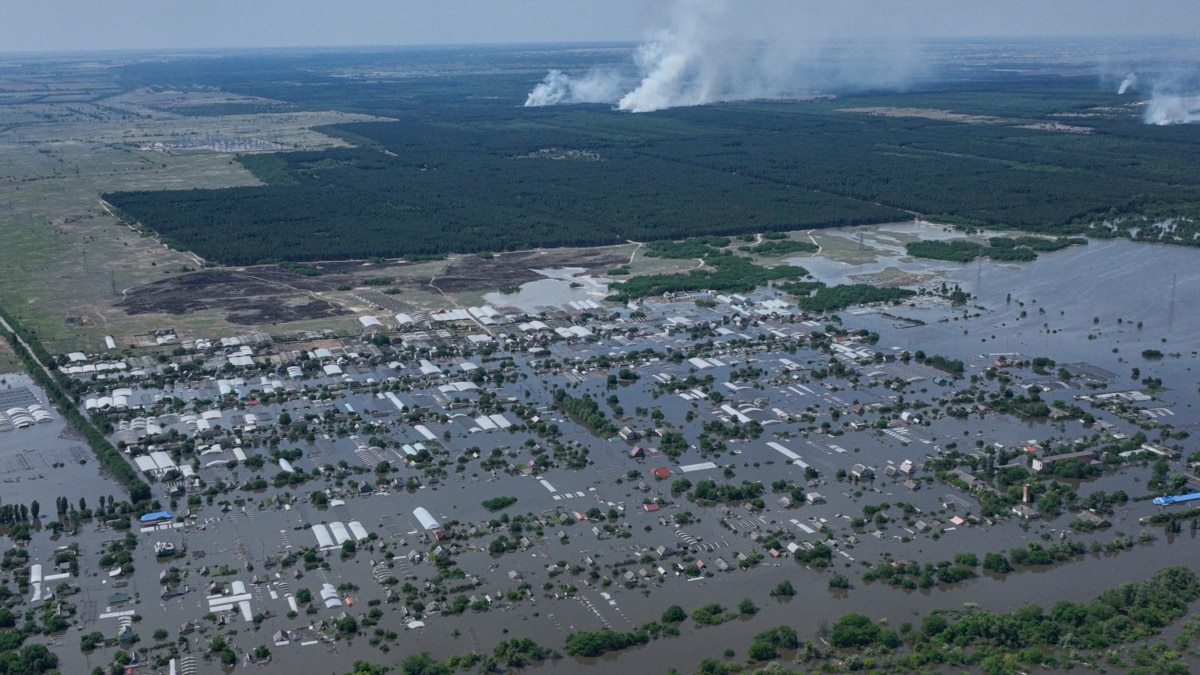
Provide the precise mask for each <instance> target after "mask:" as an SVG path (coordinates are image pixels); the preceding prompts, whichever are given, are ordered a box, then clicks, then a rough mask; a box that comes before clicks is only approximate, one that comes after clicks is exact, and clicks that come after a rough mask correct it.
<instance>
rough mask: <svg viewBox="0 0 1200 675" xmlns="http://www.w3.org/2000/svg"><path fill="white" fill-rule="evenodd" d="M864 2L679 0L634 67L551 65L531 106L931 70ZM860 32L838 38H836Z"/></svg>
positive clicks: (844, 84) (717, 94) (643, 106)
mask: <svg viewBox="0 0 1200 675" xmlns="http://www.w3.org/2000/svg"><path fill="white" fill-rule="evenodd" d="M857 4H859V3H857V2H846V3H835V4H831V5H829V11H828V12H827V13H823V14H822V15H821V16H816V17H814V16H810V15H806V14H804V13H802V12H801V8H800V7H798V6H797V7H795V8H793V9H789V8H788V5H787V4H783V5H772V6H773V9H771V10H769V11H768V10H766V9H764V7H767V5H765V4H761V5H760V4H758V3H750V4H743V3H733V2H732V1H731V0H675V1H674V2H672V3H671V4H670V5H669V7H668V10H667V12H666V17H665V18H664V23H665V24H666V25H665V27H663V28H661V29H659V30H657V31H656V32H654V33H653V34H652V35H651V36H650V37H649V38H648V39H647V40H646V41H645V42H644V43H643V44H642V45H641V46H639V47H638V49H637V50H636V52H635V54H634V59H633V67H634V68H633V72H632V74H630V75H626V76H624V77H622V76H621V75H620V74H617V73H611V72H595V71H594V72H591V73H587V74H585V75H582V76H578V77H576V76H571V75H568V74H566V73H563V72H561V71H551V72H550V73H549V74H548V75H547V76H546V79H545V80H544V81H543V82H542V83H541V84H538V85H537V86H536V87H535V88H534V89H533V91H531V92H530V93H529V96H528V97H527V99H526V101H525V105H526V106H541V105H559V104H568V103H612V104H614V105H615V106H616V107H617V108H618V109H620V110H625V111H629V112H652V111H655V110H663V109H665V108H672V107H677V106H695V105H705V104H709V103H717V102H721V101H737V100H748V99H757V98H780V97H793V96H795V97H800V96H807V95H812V94H816V93H829V92H833V91H844V90H847V89H854V88H863V87H888V88H893V87H898V86H903V85H904V84H906V83H908V82H909V81H911V79H912V78H913V77H914V76H915V75H917V74H918V73H919V72H920V70H921V69H922V68H923V64H922V63H921V61H920V59H918V58H917V57H916V54H915V51H914V50H913V49H912V47H911V44H910V42H911V41H909V40H906V39H904V36H898V35H897V34H896V33H897V32H898V31H897V30H896V26H895V25H894V23H888V22H886V21H884V20H880V21H877V22H876V23H875V24H874V25H872V24H870V22H869V21H870V20H869V19H868V20H866V21H867V23H866V25H865V26H864V18H863V17H864V16H866V17H871V16H872V14H876V13H873V12H866V11H860V10H862V9H863V8H857V7H856V6H855V5H857ZM845 29H851V33H850V34H853V35H854V36H855V38H854V39H853V40H850V41H841V42H838V41H835V39H836V38H835V36H838V35H839V34H840V35H845V34H847V30H845Z"/></svg>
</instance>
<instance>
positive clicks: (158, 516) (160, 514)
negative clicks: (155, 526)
mask: <svg viewBox="0 0 1200 675" xmlns="http://www.w3.org/2000/svg"><path fill="white" fill-rule="evenodd" d="M174 517H175V514H173V513H171V512H170V511H155V512H154V513H147V514H146V515H144V516H142V522H143V523H149V522H152V521H155V520H170V519H172V518H174Z"/></svg>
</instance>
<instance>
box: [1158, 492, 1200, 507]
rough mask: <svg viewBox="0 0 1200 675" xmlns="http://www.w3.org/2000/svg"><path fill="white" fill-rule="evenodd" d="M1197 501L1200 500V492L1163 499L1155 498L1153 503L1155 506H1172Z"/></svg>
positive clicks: (1168, 496) (1167, 496)
mask: <svg viewBox="0 0 1200 675" xmlns="http://www.w3.org/2000/svg"><path fill="white" fill-rule="evenodd" d="M1197 499H1200V492H1190V493H1188V494H1186V495H1163V496H1161V497H1155V498H1154V499H1153V500H1151V501H1152V502H1153V503H1154V505H1155V506H1170V505H1171V504H1182V503H1184V502H1193V501H1196V500H1197Z"/></svg>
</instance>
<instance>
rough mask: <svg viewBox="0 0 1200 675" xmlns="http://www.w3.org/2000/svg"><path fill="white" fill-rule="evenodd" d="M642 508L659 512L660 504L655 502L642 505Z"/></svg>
mask: <svg viewBox="0 0 1200 675" xmlns="http://www.w3.org/2000/svg"><path fill="white" fill-rule="evenodd" d="M642 508H643V509H646V510H647V511H657V510H658V504H655V503H654V502H650V503H649V504H642Z"/></svg>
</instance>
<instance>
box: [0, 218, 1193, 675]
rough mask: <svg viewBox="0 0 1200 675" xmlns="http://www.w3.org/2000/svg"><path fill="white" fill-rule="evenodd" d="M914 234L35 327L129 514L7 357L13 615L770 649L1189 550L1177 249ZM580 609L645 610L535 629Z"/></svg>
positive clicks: (243, 654) (4, 401) (226, 660)
mask: <svg viewBox="0 0 1200 675" xmlns="http://www.w3.org/2000/svg"><path fill="white" fill-rule="evenodd" d="M922 228H924V230H922ZM915 230H921V232H922V233H923V234H924V235H926V236H938V231H937V228H929V227H928V226H921V225H912V224H903V225H897V226H894V228H892V229H889V227H888V226H884V227H879V228H871V229H870V230H869V233H870V234H869V237H870V241H869V242H867V243H866V244H865V245H869V246H871V247H872V248H873V250H874V251H875V253H876V255H875V256H874V257H873V258H872V259H871V262H869V263H860V264H851V263H846V262H837V261H834V260H830V259H822V258H819V257H813V258H807V257H806V258H805V259H804V260H803V261H799V262H800V263H801V264H803V265H804V266H805V267H806V268H808V269H809V270H811V271H812V272H813V274H814V276H816V277H817V278H819V279H821V280H822V281H827V282H829V283H839V282H844V281H846V280H850V281H853V280H856V279H864V278H865V279H874V280H876V281H877V282H879V283H898V284H899V285H903V286H906V287H908V288H910V289H912V290H915V291H917V294H916V295H914V296H912V297H911V298H909V299H906V300H903V301H900V302H896V303H888V304H879V305H873V306H865V307H863V306H860V307H850V308H846V309H844V310H841V311H838V312H827V313H811V312H805V311H803V310H801V309H800V308H799V307H798V306H797V305H796V304H795V302H794V299H793V298H789V296H786V295H785V294H783V293H782V292H780V291H779V290H777V289H775V288H772V287H764V288H760V289H758V290H756V291H755V292H753V293H747V294H719V293H710V292H700V293H687V294H679V295H673V296H670V297H655V298H649V299H646V300H640V301H634V302H631V303H628V304H617V303H613V302H608V301H605V299H604V297H605V292H604V285H605V284H604V280H603V278H602V276H603V271H602V270H594V271H592V272H587V271H583V270H579V271H578V272H571V273H562V272H561V271H560V272H558V273H556V274H557V278H554V279H547V280H545V281H539V282H534V283H533V284H527V285H526V288H525V289H524V290H519V291H516V289H512V290H514V291H515V292H511V293H496V294H490V295H488V296H486V298H484V299H482V300H481V302H480V303H479V304H478V305H475V306H469V307H468V306H463V307H448V308H444V309H432V308H430V309H426V310H423V311H413V310H409V311H389V310H388V309H387V308H386V307H385V306H384V305H382V304H374V303H372V304H374V308H373V309H372V310H371V311H369V312H364V313H363V314H362V315H361V316H359V317H358V326H357V328H356V330H340V331H334V330H328V331H321V330H315V331H298V332H294V333H286V334H279V335H269V334H267V333H261V332H250V333H246V334H242V335H212V336H206V337H203V338H191V337H189V338H182V339H181V338H180V337H179V336H178V335H177V334H176V333H175V332H174V331H173V330H172V328H171V327H170V326H163V327H162V329H161V330H160V331H158V332H156V333H154V334H148V335H144V336H140V337H139V338H138V341H137V342H136V344H135V343H127V342H125V341H122V342H120V343H118V342H116V341H113V342H111V343H109V344H106V345H98V346H97V349H96V350H95V351H94V352H76V353H70V354H62V355H56V359H57V360H58V363H57V367H58V369H59V370H60V371H61V372H63V373H65V374H67V375H69V376H70V377H71V378H72V381H73V382H74V386H75V393H76V400H77V402H78V406H79V410H80V411H81V412H82V413H84V414H86V415H88V416H89V417H90V418H91V419H92V420H93V421H94V422H95V423H96V424H97V426H98V427H99V428H101V429H102V431H103V432H104V433H105V434H106V435H107V437H108V439H109V440H110V441H111V442H112V443H113V444H114V445H115V446H116V447H117V448H118V449H119V450H120V451H121V452H122V453H123V454H124V456H125V457H126V459H127V461H128V462H129V463H130V464H131V465H133V466H134V467H135V468H136V469H137V471H138V472H140V473H141V474H142V475H143V476H144V477H145V478H146V479H147V480H148V481H149V482H150V484H151V488H152V499H153V507H152V508H150V509H141V510H137V511H133V510H131V509H129V508H128V506H127V504H125V502H126V499H127V497H126V496H125V494H124V493H123V491H122V488H121V486H120V485H119V484H118V483H116V482H114V481H113V480H111V479H110V478H107V477H106V476H105V475H103V474H102V473H100V472H99V471H98V468H97V462H96V461H95V459H94V458H93V456H92V455H91V452H90V450H89V449H88V447H87V444H86V443H85V442H84V440H82V439H81V438H80V437H79V435H78V434H77V433H76V432H74V431H73V430H72V428H71V427H70V425H69V424H68V423H67V422H66V420H63V419H62V418H61V416H60V415H59V414H58V413H56V412H55V411H54V409H53V407H52V406H50V405H49V403H48V401H47V398H46V394H45V392H44V391H43V390H41V389H40V388H39V387H38V386H37V384H36V383H35V382H34V381H33V380H31V379H29V378H27V377H25V376H22V375H19V374H8V375H5V376H3V381H2V382H0V412H3V413H4V415H2V416H0V443H3V444H4V446H5V447H6V448H9V451H8V452H6V453H5V456H4V457H2V458H0V462H2V463H0V471H2V473H0V479H2V480H3V481H4V490H3V504H4V505H6V506H8V505H12V506H13V507H14V508H15V509H16V511H17V513H16V514H9V515H10V516H11V517H10V518H9V519H8V520H7V523H6V524H7V526H8V527H9V535H8V536H9V538H10V539H12V540H13V541H12V544H13V547H12V548H10V549H9V550H8V552H7V553H6V554H5V556H4V561H3V569H4V570H5V575H6V578H7V580H8V583H7V584H6V586H5V588H6V589H7V590H8V594H9V596H10V598H14V599H10V601H9V606H10V607H11V608H12V618H13V620H14V621H15V622H25V623H29V622H33V623H34V624H35V625H42V626H44V627H46V629H47V630H46V631H45V632H46V633H47V635H48V636H49V637H47V638H46V641H48V643H49V644H50V645H51V646H52V648H53V649H54V651H55V653H56V654H58V656H59V658H60V664H61V667H62V668H63V672H81V673H82V672H90V671H92V670H93V669H95V668H100V669H102V672H108V669H109V668H110V667H113V666H118V667H122V668H129V669H130V670H128V671H126V672H135V673H159V672H162V673H165V672H172V673H203V672H216V671H217V670H220V669H222V668H225V669H228V668H243V667H255V666H256V664H257V665H259V666H261V665H263V664H269V665H270V667H271V672H275V670H280V671H282V670H284V669H288V668H291V669H293V670H295V669H301V672H314V673H315V672H322V673H323V672H346V671H347V670H349V669H350V668H351V667H352V665H353V663H354V662H356V661H374V662H378V663H390V664H395V663H398V662H399V661H400V660H401V659H402V658H404V657H406V656H410V655H413V654H420V653H422V652H427V653H428V654H429V655H430V656H431V658H433V659H435V660H438V661H443V662H445V661H447V660H450V662H451V663H453V664H455V665H462V666H464V667H470V668H472V669H474V668H476V667H477V666H485V667H497V668H501V669H505V670H508V669H510V668H512V667H517V666H520V665H522V664H528V665H538V667H540V668H543V669H546V670H554V671H562V672H570V671H572V670H573V668H575V667H576V666H578V664H579V663H581V662H586V663H588V664H590V665H591V666H593V667H594V668H598V669H600V670H601V671H604V672H607V671H609V670H611V671H617V670H624V671H628V670H630V669H631V668H634V669H639V670H640V667H639V666H637V665H636V664H637V663H639V662H642V661H644V660H646V659H652V660H653V662H654V663H656V664H661V667H657V666H656V667H655V668H654V670H656V671H659V672H661V671H664V670H666V669H667V668H668V667H676V668H679V669H680V670H682V671H686V672H690V671H693V670H695V669H696V668H697V665H698V664H699V663H700V662H701V660H702V659H717V660H721V661H724V662H728V663H740V662H743V661H745V660H746V658H747V656H748V652H747V649H748V648H749V647H750V646H751V644H752V643H753V642H754V640H755V638H756V637H758V636H757V635H756V634H758V633H760V631H763V630H766V629H768V628H771V627H773V626H776V625H787V626H790V627H792V628H793V629H794V630H795V631H796V633H797V634H798V636H799V641H800V644H802V645H807V647H804V648H800V649H783V650H782V654H781V655H780V656H779V658H782V659H784V660H793V659H794V660H802V658H803V657H804V654H805V649H815V650H821V649H823V648H827V647H828V644H829V643H828V637H829V626H830V624H832V623H833V622H835V621H836V620H837V619H838V617H840V616H842V615H844V614H846V613H848V612H861V613H862V614H865V615H867V616H869V617H871V618H872V619H873V620H883V621H886V622H888V624H889V625H894V626H901V625H902V624H904V623H905V622H912V623H919V622H920V621H921V618H922V617H923V616H925V615H926V614H928V613H929V612H930V611H932V610H935V609H939V608H947V607H949V608H962V607H964V606H979V607H983V608H985V609H990V610H995V611H1010V610H1013V609H1017V608H1019V607H1021V606H1023V605H1025V604H1027V603H1040V602H1045V597H1046V595H1047V593H1049V592H1052V593H1053V597H1054V598H1055V599H1068V600H1076V601H1080V602H1085V603H1086V602H1087V601H1088V600H1089V599H1090V598H1092V597H1093V596H1094V595H1095V594H1096V593H1097V592H1098V591H1100V590H1103V589H1105V588H1108V587H1111V586H1114V585H1116V584H1118V583H1120V582H1123V581H1127V580H1131V579H1134V580H1136V579H1142V578H1146V577H1149V576H1150V575H1151V574H1152V573H1153V572H1154V571H1155V570H1157V569H1159V568H1161V567H1165V566H1168V565H1172V564H1183V563H1189V562H1190V561H1191V558H1192V556H1191V553H1190V545H1189V544H1190V542H1191V541H1192V540H1193V539H1194V538H1195V536H1196V520H1195V518H1194V516H1191V515H1189V516H1187V517H1186V519H1184V518H1180V519H1176V518H1173V517H1170V514H1172V513H1175V512H1178V513H1181V514H1182V513H1185V512H1187V510H1188V509H1189V508H1190V507H1189V505H1188V504H1187V503H1179V504H1173V505H1160V504H1158V503H1155V502H1154V501H1153V499H1154V498H1155V497H1162V496H1163V495H1186V494H1189V493H1191V492H1193V491H1196V490H1200V487H1197V486H1200V478H1197V473H1196V469H1195V467H1194V466H1193V463H1195V462H1196V461H1197V460H1200V455H1197V451H1198V450H1200V448H1197V447H1196V439H1195V431H1196V429H1195V418H1194V411H1193V408H1194V406H1196V405H1198V404H1200V397H1198V392H1197V391H1196V390H1195V382H1196V376H1195V374H1193V373H1192V372H1191V369H1192V368H1193V367H1194V366H1195V365H1196V354H1197V350H1198V349H1200V346H1198V344H1197V339H1196V335H1198V334H1200V331H1198V329H1200V326H1198V325H1196V324H1197V321H1198V320H1200V319H1198V315H1197V314H1196V313H1195V312H1194V311H1192V309H1193V308H1194V307H1195V303H1196V302H1197V301H1198V300H1200V286H1197V281H1200V279H1198V278H1197V273H1196V272H1195V266H1194V265H1192V264H1191V263H1190V259H1189V257H1190V255H1191V252H1190V251H1187V250H1183V249H1181V248H1170V247H1162V246H1152V245H1144V244H1134V243H1131V242H1127V241H1092V242H1091V243H1090V244H1089V245H1088V246H1082V247H1078V248H1072V249H1068V250H1064V251H1059V252H1055V253H1050V254H1044V255H1042V256H1041V257H1040V258H1039V259H1038V260H1037V261H1035V262H1031V263H1021V264H1001V263H995V262H982V263H969V264H965V265H961V264H953V263H940V262H932V261H922V260H916V259H912V258H908V257H905V256H904V255H903V253H902V250H903V247H902V246H901V247H899V248H898V249H897V248H896V247H895V246H893V244H894V243H895V240H894V239H893V237H894V236H895V235H896V233H897V232H903V233H905V234H906V235H908V234H911V233H912V232H913V231H915ZM925 230H932V231H931V232H925ZM832 236H844V237H846V238H847V239H850V238H851V237H858V240H857V241H858V243H859V245H864V243H863V239H862V237H861V235H859V234H858V231H854V232H849V231H847V232H842V233H838V234H835V235H832ZM1175 258H1178V260H1175ZM1152 260H1154V261H1157V262H1154V263H1151V262H1150V261H1152ZM597 275H599V276H597ZM897 275H899V277H898V278H899V281H898V282H896V281H895V279H896V278H897ZM885 277H887V279H891V281H887V280H885V279H884V278H885ZM881 280H883V281H881ZM954 291H958V292H957V293H956V292H954ZM376 296H378V297H385V296H381V295H380V294H376ZM14 449H15V450H14ZM26 508H28V511H27V512H24V513H22V511H23V510H24V509H26ZM1051 589H1052V591H1051ZM15 598H19V601H17V600H15ZM1047 604H1048V603H1047ZM676 606H677V607H678V608H682V611H683V612H684V614H683V617H684V620H686V619H687V617H691V619H692V620H688V621H686V623H684V622H683V620H680V619H679V618H678V616H676V614H677V613H676V612H673V611H672V610H673V608H675V607H676ZM668 615H671V616H668ZM698 617H703V618H704V621H701V619H700V618H698ZM705 622H710V623H720V624H721V625H720V626H719V627H712V626H709V627H705ZM651 624H653V625H651ZM648 626H649V627H648ZM606 629H607V630H608V633H606V634H613V633H621V634H632V633H638V634H640V635H647V634H648V635H649V636H650V637H649V638H648V639H647V640H642V641H635V642H632V643H630V644H629V645H627V646H626V647H625V648H624V649H617V650H611V651H610V652H609V653H608V654H607V655H605V656H602V657H599V658H597V657H596V655H595V653H587V652H586V651H585V650H581V649H578V648H574V647H572V646H570V645H568V642H569V638H571V636H573V635H578V634H580V633H597V632H601V631H605V630H606ZM498 645H503V646H504V650H503V651H502V650H500V649H499V648H498ZM793 646H794V645H793ZM603 651H606V650H601V653H602V652H603ZM573 652H574V653H573ZM751 658H752V659H753V658H754V657H753V656H752V655H751ZM114 672H115V671H114Z"/></svg>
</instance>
